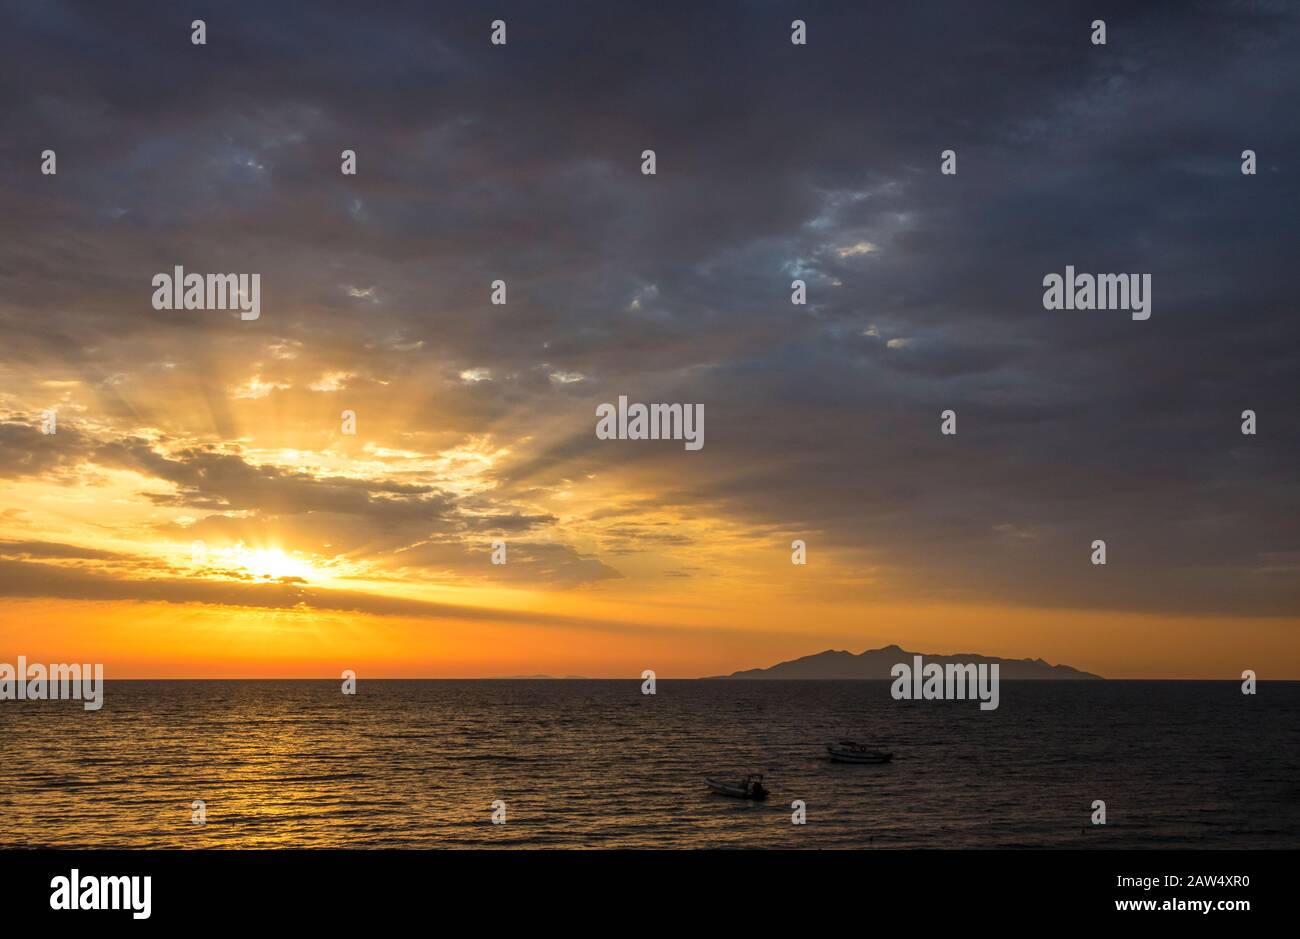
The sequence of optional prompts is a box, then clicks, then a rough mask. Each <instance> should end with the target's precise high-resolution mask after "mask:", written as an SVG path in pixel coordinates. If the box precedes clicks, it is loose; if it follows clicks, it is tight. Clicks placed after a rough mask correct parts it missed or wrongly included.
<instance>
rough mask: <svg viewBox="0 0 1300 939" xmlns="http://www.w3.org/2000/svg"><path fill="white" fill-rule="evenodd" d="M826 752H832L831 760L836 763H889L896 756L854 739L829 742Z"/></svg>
mask: <svg viewBox="0 0 1300 939" xmlns="http://www.w3.org/2000/svg"><path fill="white" fill-rule="evenodd" d="M826 752H827V753H829V754H830V756H831V760H833V761H834V762H836V763H888V762H889V761H890V760H892V759H893V758H894V754H892V753H887V752H885V751H884V750H877V749H876V748H875V747H869V746H867V745H866V744H862V743H855V742H854V741H852V740H841V741H840V742H839V743H831V744H827V746H826Z"/></svg>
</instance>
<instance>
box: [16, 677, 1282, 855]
mask: <svg viewBox="0 0 1300 939" xmlns="http://www.w3.org/2000/svg"><path fill="white" fill-rule="evenodd" d="M1297 731H1300V683H1297V682H1271V683H1270V682H1264V683H1261V684H1260V686H1259V693H1258V694H1257V695H1255V696H1254V697H1248V696H1244V695H1242V694H1241V692H1240V688H1239V684H1238V683H1236V682H1115V681H1111V682H1003V683H1002V689H1001V706H1000V707H999V708H998V709H997V710H996V711H991V712H982V711H980V710H979V708H978V704H977V703H976V702H933V701H930V702H909V701H894V700H893V699H892V698H891V697H890V695H889V683H888V682H863V681H859V682H850V681H845V682H839V681H834V682H817V681H753V682H726V681H660V682H659V683H658V694H656V695H654V696H646V695H642V694H641V692H640V682H639V681H638V680H628V681H580V680H574V681H547V680H536V681H504V680H503V681H366V680H364V679H363V680H361V681H360V682H359V684H358V694H357V695H356V696H354V697H353V696H344V695H342V694H341V693H340V683H339V682H337V681H110V682H108V683H107V689H106V692H105V704H104V707H103V709H102V710H100V711H98V712H88V711H85V710H83V709H82V707H81V704H80V702H77V701H58V702H16V701H3V702H0V754H2V756H0V846H4V847H16V846H63V847H131V848H159V847H195V848H198V847H216V848H221V847H315V848H335V847H373V848H481V847H502V848H504V847H519V848H532V847H574V848H582V847H602V848H697V847H737V848H739V847H743V848H879V849H888V848H953V847H957V848H993V847H1014V846H1034V847H1060V848H1093V847H1125V848H1129V847H1183V846H1186V847H1207V848H1228V847H1234V848H1235V847H1246V848H1279V847H1287V848H1295V847H1300V747H1298V746H1297V743H1300V734H1298V733H1297ZM843 737H855V738H859V739H862V740H865V741H871V742H875V743H878V744H880V745H883V746H885V747H887V748H889V749H892V750H893V751H894V753H895V758H894V762H893V763H891V764H888V765H885V766H851V765H841V764H835V763H831V762H829V761H828V760H827V759H826V758H825V745H826V744H827V743H828V742H832V741H834V740H838V739H840V738H843ZM747 771H750V772H763V773H766V774H767V785H768V788H769V789H770V790H771V793H772V794H771V797H770V798H769V799H768V801H767V802H765V803H753V802H746V801H740V800H735V799H729V798H727V797H725V796H717V795H713V794H711V793H709V792H708V791H707V789H706V787H705V785H704V776H705V775H706V774H716V775H728V774H730V775H733V776H735V775H739V774H740V773H743V772H747ZM195 799H202V800H204V801H205V803H206V816H207V821H206V824H204V825H202V826H199V825H194V824H192V823H191V811H192V809H191V803H192V802H193V800H195ZM498 799H499V800H503V801H504V802H505V803H506V818H507V822H506V824H504V825H493V824H491V822H490V817H491V814H492V807H491V805H492V803H493V802H494V801H495V800H498ZM795 799H802V800H803V801H804V802H805V803H806V806H807V824H806V825H803V826H796V825H793V824H791V811H792V810H791V802H792V801H793V800H795ZM1096 799H1102V800H1104V801H1105V803H1106V812H1107V822H1108V823H1107V824H1106V825H1105V826H1104V827H1100V826H1097V827H1094V826H1093V825H1091V824H1089V818H1090V815H1091V812H1092V808H1091V806H1092V803H1093V801H1094V800H1096Z"/></svg>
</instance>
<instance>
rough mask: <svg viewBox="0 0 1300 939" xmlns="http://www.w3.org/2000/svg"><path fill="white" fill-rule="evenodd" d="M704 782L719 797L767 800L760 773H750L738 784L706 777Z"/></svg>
mask: <svg viewBox="0 0 1300 939" xmlns="http://www.w3.org/2000/svg"><path fill="white" fill-rule="evenodd" d="M704 781H705V782H706V783H708V784H709V788H710V789H712V790H713V791H714V792H716V793H718V794H719V795H724V796H731V797H732V798H735V799H766V798H767V790H766V789H764V788H763V775H762V774H761V773H750V774H749V775H748V776H746V777H745V778H744V779H742V780H741V781H740V782H727V781H725V780H721V779H713V778H711V777H707V776H706V777H705V779H704Z"/></svg>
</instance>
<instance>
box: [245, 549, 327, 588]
mask: <svg viewBox="0 0 1300 939" xmlns="http://www.w3.org/2000/svg"><path fill="white" fill-rule="evenodd" d="M239 563H240V566H241V567H243V568H244V570H246V571H248V572H249V573H250V574H253V575H255V576H257V577H271V578H276V579H278V578H281V577H301V578H303V579H304V580H306V579H307V578H308V577H310V576H311V575H312V574H313V573H315V572H314V571H313V570H312V566H311V564H309V563H308V562H306V561H304V560H302V559H301V558H295V557H291V556H290V555H288V554H285V553H284V552H283V551H281V550H280V549H279V548H257V549H253V550H245V551H243V552H241V554H240V557H239Z"/></svg>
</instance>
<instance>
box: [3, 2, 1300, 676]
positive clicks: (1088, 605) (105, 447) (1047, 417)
mask: <svg viewBox="0 0 1300 939" xmlns="http://www.w3.org/2000/svg"><path fill="white" fill-rule="evenodd" d="M0 6H3V8H4V11H5V13H4V19H5V22H6V23H7V26H6V28H5V29H3V30H0V113H3V115H4V124H5V133H4V134H3V135H0V172H3V174H4V180H5V185H4V187H3V189H0V211H2V212H3V228H4V233H5V234H4V237H3V239H0V661H7V662H13V661H15V660H16V657H17V656H18V655H25V656H26V657H27V658H28V659H29V660H33V661H51V662H53V661H59V662H62V661H68V662H72V661H88V662H102V663H105V666H106V674H107V675H108V676H109V677H203V676H211V677H240V676H283V677H306V676H334V675H338V674H339V673H340V672H341V670H342V669H345V668H351V669H354V670H356V671H357V672H358V674H359V675H360V676H362V677H367V676H369V677H379V676H392V677H417V676H429V677H479V676H498V675H517V674H535V673H548V674H556V675H585V676H592V677H634V678H635V677H639V676H640V674H641V672H642V670H643V669H653V670H655V671H656V673H657V674H658V675H659V676H661V677H691V676H698V675H710V674H718V673H727V672H730V671H733V670H738V669H742V668H751V667H757V666H765V665H770V664H773V663H775V662H777V661H780V660H783V659H788V658H793V657H797V656H800V655H805V654H810V653H813V652H817V651H820V650H823V649H827V648H836V649H849V650H850V651H854V652H857V651H861V650H862V649H866V648H874V647H879V646H883V645H887V644H890V643H898V644H900V645H902V646H903V647H904V648H906V649H909V650H917V651H922V652H934V653H945V654H953V653H961V652H977V653H982V654H988V655H1002V656H1008V657H1014V658H1020V657H1031V658H1036V657H1041V658H1044V659H1046V660H1048V661H1050V662H1053V663H1056V662H1063V663H1066V664H1069V665H1073V666H1075V667H1077V668H1082V669H1085V670H1088V671H1092V672H1096V673H1099V674H1102V675H1105V676H1107V677H1115V678H1138V677H1147V678H1224V679H1232V678H1235V677H1238V676H1240V674H1241V672H1242V670H1243V669H1247V668H1250V669H1254V670H1256V671H1257V673H1258V674H1259V676H1260V678H1264V679H1267V678H1289V679H1300V636H1298V635H1297V627H1298V626H1300V579H1298V575H1300V485H1298V484H1297V473H1296V468H1297V464H1298V462H1300V460H1298V458H1300V445H1298V443H1297V441H1298V440H1300V435H1298V434H1297V431H1300V420H1298V419H1297V413H1296V407H1297V395H1296V391H1297V388H1298V387H1300V382H1298V381H1297V377H1298V376H1300V341H1298V340H1300V318H1298V317H1297V312H1300V311H1297V308H1296V299H1295V296H1296V294H1295V289H1294V285H1292V284H1291V282H1290V279H1291V277H1292V276H1293V275H1294V271H1295V261H1296V257H1297V251H1296V248H1297V234H1298V232H1300V222H1297V206H1298V205H1300V198H1298V197H1300V187H1298V186H1297V183H1296V173H1297V169H1298V168H1300V167H1297V154H1298V153H1300V123H1298V122H1297V121H1296V114H1297V113H1300V55H1297V54H1296V50H1297V48H1300V9H1298V8H1297V7H1296V6H1294V5H1290V4H1282V3H1271V2H1257V3H1235V4H1225V5H1201V4H1185V3H1176V4H1155V3H1152V4H1142V5H1134V4H1106V3H1096V2H1093V3H1086V4H1084V3H1059V4H1040V3H1005V4H998V5H997V9H986V8H985V7H986V5H983V4H979V5H976V4H938V3H934V4H932V3H925V4H878V5H865V4H852V5H850V4H825V3H815V2H790V3H764V2H748V3H735V4H729V3H716V4H715V3H710V4H705V5H676V4H652V5H646V4H633V3H627V2H615V3H602V4H560V5H554V4H536V3H506V2H501V3H497V4H495V5H494V6H493V7H492V9H491V10H490V11H488V12H484V9H485V8H483V7H482V5H481V4H472V3H469V4H430V3H423V2H422V3H415V2H412V3H377V4H369V5H365V6H364V7H358V6H357V5H356V4H351V3H347V4H345V3H335V2H322V3H318V4H313V5H312V7H311V9H310V11H309V12H306V11H305V10H304V8H303V7H301V5H298V4H288V3H270V2H256V3H253V2H249V3H237V2H232V3H226V4H221V5H219V6H218V7H213V8H211V9H210V10H208V11H203V12H201V13H194V12H193V11H191V10H189V9H187V8H184V7H178V6H176V5H175V4H161V3H158V4H146V3H123V4H113V5H111V6H110V5H104V4H101V3H94V2H85V3H79V2H23V3H18V2H12V3H10V2H6V3H3V4H0ZM989 6H991V5H989ZM204 13H206V30H207V42H206V45H202V46H196V45H193V44H192V42H191V20H192V19H193V18H194V17H195V16H198V15H203V14H204ZM497 18H500V19H503V20H504V21H505V22H506V27H507V33H506V35H507V41H506V44H505V45H493V44H492V43H491V42H490V35H491V25H490V24H491V21H492V20H493V19H497ZM796 18H799V19H803V20H804V21H805V22H806V24H807V37H808V39H807V44H806V45H794V44H792V43H791V41H790V36H791V29H790V24H791V21H792V20H794V19H796ZM1097 18H1104V19H1105V20H1106V24H1107V42H1106V44H1105V45H1095V44H1094V43H1093V42H1092V41H1091V35H1092V28H1091V25H1090V24H1091V23H1092V21H1093V20H1095V19H1097ZM46 149H52V150H54V151H55V153H56V160H57V172H56V173H55V174H53V175H46V174H43V173H42V172H41V164H42V156H41V154H42V152H43V151H44V150H46ZM348 149H350V150H353V151H355V153H356V169H357V171H356V174H355V175H344V174H343V173H342V172H341V171H340V166H341V158H340V155H341V153H342V151H344V150H348ZM646 149H653V150H654V151H655V156H656V173H655V174H654V175H645V174H643V173H642V152H643V151H644V150H646ZM947 149H951V150H953V151H955V153H956V167H957V172H956V174H955V175H945V174H943V173H941V172H940V166H941V153H942V152H943V151H944V150H947ZM1245 149H1252V150H1254V151H1255V153H1256V155H1257V168H1256V169H1257V171H1256V173H1255V174H1254V175H1245V174H1243V173H1242V171H1241V165H1242V158H1241V154H1242V151H1243V150H1245ZM178 265H180V266H183V267H184V269H185V270H186V271H190V272H200V273H229V272H237V273H258V274H259V275H260V284H261V312H260V316H259V317H258V318H257V319H255V320H243V319H241V318H240V316H239V313H238V311H227V310H157V309H154V307H153V305H152V303H151V297H152V295H153V287H152V286H151V283H152V278H153V277H154V276H155V275H156V274H158V273H160V272H171V271H172V270H173V268H174V267H176V266H178ZM1066 265H1073V266H1074V267H1075V268H1076V269H1077V270H1079V271H1081V272H1084V271H1086V272H1093V273H1100V272H1142V273H1149V274H1150V275H1151V279H1152V305H1151V317H1150V319H1149V320H1145V321H1136V320H1133V319H1131V317H1130V316H1129V314H1128V313H1127V312H1125V311H1114V310H1048V309H1045V308H1044V304H1043V278H1044V276H1045V275H1046V274H1049V273H1052V272H1057V273H1062V272H1064V270H1065V267H1066ZM498 279H500V280H504V281H505V282H506V285H507V302H506V303H505V304H503V305H494V304H492V303H491V300H490V297H491V284H492V282H493V281H494V280H498ZM795 279H800V280H803V281H804V282H805V283H806V284H807V303H806V304H804V305H795V304H793V303H792V302H791V283H792V281H793V280H795ZM620 395H626V396H627V397H628V398H629V400H631V401H633V402H681V403H698V404H702V405H703V408H704V414H705V428H704V429H705V438H704V441H705V442H704V446H703V447H702V448H701V449H699V450H697V451H689V450H687V449H685V448H684V447H683V445H682V442H681V441H665V440H659V441H650V440H602V439H598V438H597V436H596V434H595V426H596V408H597V407H598V406H599V405H600V404H602V403H606V402H610V403H612V402H616V401H617V400H618V398H619V396H620ZM947 409H951V410H953V411H955V413H956V415H957V417H956V421H957V433H956V434H955V435H944V434H941V432H940V414H941V412H943V411H944V410H947ZM1246 409H1250V410H1253V411H1255V412H1256V415H1257V422H1258V427H1257V433H1256V434H1254V435H1244V434H1243V433H1242V432H1241V424H1242V417H1241V414H1242V411H1243V410H1246ZM345 410H350V411H352V412H354V414H355V415H356V432H355V434H347V433H344V432H343V430H344V429H343V425H342V421H341V415H342V412H343V411H345ZM46 411H54V412H55V415H56V427H55V433H53V434H47V433H43V432H42V426H41V425H42V418H43V414H44V413H45V412H46ZM796 539H798V540H802V541H804V542H805V543H806V546H807V563H806V564H803V565H797V564H793V563H792V560H791V554H792V550H791V546H792V542H793V541H794V540H796ZM1097 539H1101V540H1104V541H1105V542H1106V547H1107V563H1106V564H1105V565H1104V566H1100V565H1095V564H1093V563H1092V560H1091V559H1092V554H1093V551H1092V547H1091V545H1092V543H1093V542H1094V540H1097ZM195 542H199V543H201V546H202V550H196V549H195ZM493 542H504V543H505V545H506V552H507V553H506V563H505V564H493V563H492V545H493Z"/></svg>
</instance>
